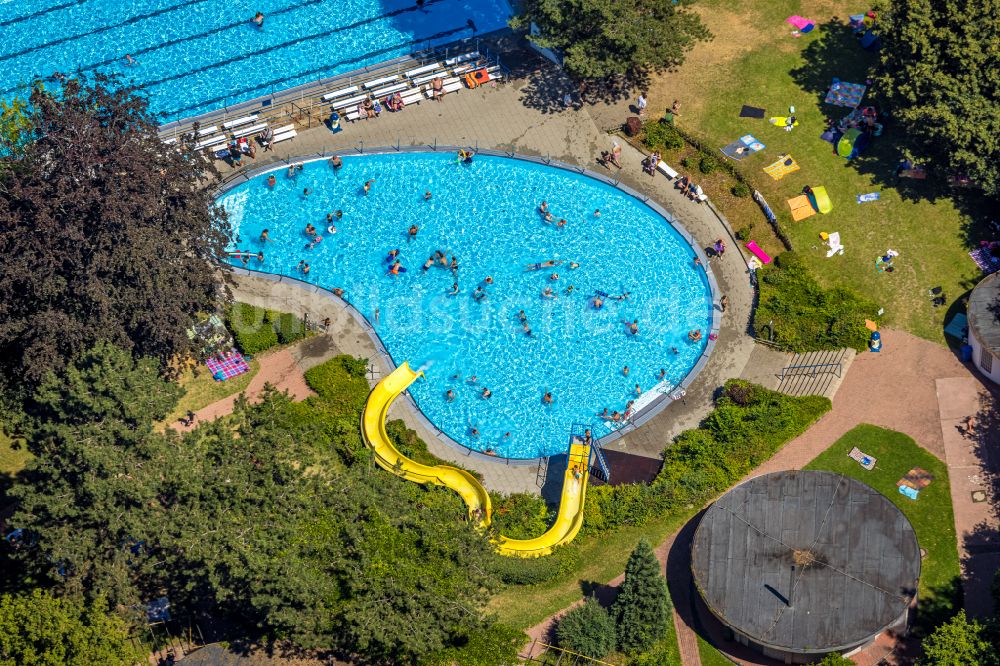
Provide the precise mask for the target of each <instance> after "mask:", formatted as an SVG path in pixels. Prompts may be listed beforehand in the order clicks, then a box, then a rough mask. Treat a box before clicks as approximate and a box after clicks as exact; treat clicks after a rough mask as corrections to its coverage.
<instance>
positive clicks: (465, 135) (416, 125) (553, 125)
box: [220, 74, 754, 492]
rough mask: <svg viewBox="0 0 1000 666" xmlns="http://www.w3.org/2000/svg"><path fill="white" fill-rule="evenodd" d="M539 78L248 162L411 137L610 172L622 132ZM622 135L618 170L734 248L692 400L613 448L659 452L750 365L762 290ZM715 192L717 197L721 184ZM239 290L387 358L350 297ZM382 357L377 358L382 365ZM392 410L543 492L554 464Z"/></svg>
mask: <svg viewBox="0 0 1000 666" xmlns="http://www.w3.org/2000/svg"><path fill="white" fill-rule="evenodd" d="M550 80H551V81H552V84H553V86H554V87H553V94H559V95H560V96H561V94H562V92H561V91H560V90H559V88H558V86H559V84H560V80H562V85H564V86H565V88H566V90H567V91H568V90H569V89H570V86H569V82H568V81H566V80H564V79H561V75H555V74H554V75H553V76H552V77H550ZM533 85H534V84H531V83H529V82H528V80H526V79H513V80H512V81H510V82H508V83H506V84H504V85H500V86H497V87H496V88H491V87H487V88H483V89H478V90H463V91H461V92H458V93H453V94H449V95H448V96H446V97H445V99H444V100H443V101H441V102H431V101H425V102H424V103H422V104H420V105H419V106H416V107H407V108H406V109H404V110H403V111H402V112H400V113H394V114H390V113H383V114H382V116H381V117H380V118H377V119H372V120H367V121H358V122H355V123H348V124H346V125H345V129H344V130H343V131H342V132H339V133H337V134H332V133H331V132H330V131H329V130H328V129H327V128H326V127H325V126H319V127H313V128H312V129H306V130H300V131H299V134H298V136H297V137H296V138H295V139H294V140H292V141H287V142H283V143H281V144H278V145H277V146H276V148H275V150H274V151H270V152H268V153H263V152H260V151H258V153H257V159H256V160H255V161H249V162H248V161H247V160H244V168H245V169H253V168H257V167H260V166H262V165H266V164H268V163H271V162H273V163H280V162H285V161H287V160H288V159H289V158H293V157H294V156H297V155H304V154H309V153H322V152H325V153H333V152H341V153H348V152H356V151H359V150H364V147H365V146H367V147H369V148H375V147H379V146H383V147H384V146H395V145H397V142H398V145H402V146H420V145H426V146H434V145H472V146H477V145H478V146H479V147H481V148H492V149H497V150H507V151H513V152H517V153H520V154H524V155H539V156H549V157H551V158H552V159H554V160H558V161H562V162H565V163H568V164H576V165H580V166H583V167H586V168H590V169H593V170H594V171H597V172H599V173H600V172H603V167H600V166H597V164H596V158H597V156H598V155H599V154H600V152H601V151H602V150H609V149H610V147H611V143H612V140H613V139H614V137H612V136H609V135H608V134H607V133H605V132H602V131H601V130H600V129H599V128H598V127H597V125H596V124H595V123H594V121H593V119H592V118H591V115H590V113H589V112H588V111H587V109H586V108H583V109H572V108H571V109H562V110H558V111H554V112H552V111H547V110H539V109H537V108H532V107H533V106H538V105H530V104H528V103H527V102H526V97H527V96H528V95H530V94H531V91H530V87H531V86H533ZM619 142H620V143H622V145H623V156H622V162H623V165H624V168H623V169H622V170H621V171H618V170H615V172H614V173H612V174H609V175H611V176H613V177H618V178H620V180H621V182H622V183H623V184H625V185H628V186H629V187H631V188H632V189H634V190H636V191H637V192H639V193H640V194H642V195H645V196H648V197H650V198H651V199H653V200H654V201H656V202H658V203H660V204H661V205H662V206H663V207H665V208H666V209H667V210H668V211H670V212H671V213H672V214H673V215H674V217H675V218H676V220H677V221H678V222H679V223H680V224H681V225H682V226H683V227H685V228H686V229H687V230H688V232H690V233H691V235H692V236H693V237H694V238H695V239H696V241H697V242H698V244H699V245H700V246H701V247H703V248H704V247H706V246H709V245H711V244H712V242H714V240H715V239H717V238H720V237H721V238H723V239H724V240H725V241H726V244H727V247H728V248H729V251H728V252H726V254H725V255H724V256H723V257H721V258H717V259H714V260H713V261H712V262H711V265H710V268H711V270H712V271H713V273H714V275H715V277H716V280H717V282H718V285H719V293H720V295H721V294H726V295H728V297H729V307H728V309H727V311H726V313H725V315H724V317H723V318H722V324H721V328H720V331H719V339H718V341H717V343H716V347H715V350H714V351H713V353H712V355H711V356H710V357H709V358H708V362H707V363H706V365H705V367H704V368H703V369H702V370H701V373H700V374H699V375H698V377H697V378H696V379H695V380H694V382H693V383H692V384H691V386H690V387H689V388H688V390H687V395H686V396H685V397H684V399H683V400H681V401H678V402H676V403H675V404H673V405H670V406H669V407H668V408H667V409H665V410H664V411H662V412H661V413H659V414H658V415H656V416H655V417H653V418H652V419H651V420H650V421H649V422H648V423H646V424H645V425H643V426H641V427H640V428H638V429H637V430H634V431H631V432H629V433H627V434H625V435H624V436H623V437H621V438H620V439H618V440H617V441H615V442H613V443H611V444H610V445H608V447H607V448H609V449H611V450H616V451H623V452H627V453H630V454H634V455H641V456H646V457H653V458H658V457H659V455H660V452H661V451H662V450H663V448H664V447H665V446H666V445H667V444H668V443H669V442H670V441H671V440H672V438H673V437H674V436H675V435H676V434H677V433H679V432H680V431H682V430H684V429H686V428H690V427H693V426H696V425H697V423H698V422H699V421H700V420H701V418H703V417H704V416H705V414H707V412H708V411H709V410H710V409H711V405H712V397H713V393H714V392H715V390H716V388H718V387H719V386H720V385H721V384H722V383H723V382H724V381H725V380H726V379H728V378H731V377H739V376H740V375H741V374H742V372H743V370H744V367H745V366H746V364H747V362H748V360H749V358H750V354H751V351H752V350H753V347H754V343H753V341H752V340H751V339H750V338H749V337H748V336H747V335H746V331H747V326H748V321H749V316H750V312H751V305H752V299H753V290H752V289H751V287H750V284H749V280H748V277H747V274H746V273H747V268H746V263H745V261H744V258H743V257H742V256H741V255H740V253H739V252H738V251H737V245H736V243H735V242H734V241H733V239H732V238H731V237H730V234H729V230H727V229H726V227H725V225H724V223H723V222H722V221H720V218H719V217H718V216H717V215H716V213H715V212H714V211H713V209H712V208H711V207H710V206H709V205H706V204H695V203H693V202H691V201H688V200H687V199H686V198H684V197H683V196H681V195H680V194H679V193H678V191H677V190H676V189H674V188H673V186H672V185H671V184H670V183H669V182H668V181H667V179H666V178H665V177H664V176H662V174H656V175H655V176H654V177H652V178H650V177H649V176H648V175H645V174H644V173H643V172H642V167H641V160H642V158H643V155H642V154H641V153H639V152H638V151H637V150H635V149H633V148H632V147H631V146H630V145H628V144H627V143H625V142H624V141H621V140H620V139H619ZM220 165H222V166H221V169H222V171H223V173H224V175H227V176H232V175H235V174H233V171H234V170H233V169H232V168H231V167H229V166H226V165H224V164H222V163H220ZM708 194H709V196H710V197H711V194H712V193H711V192H709V193H708ZM235 296H236V297H237V298H238V299H240V300H246V301H248V302H251V303H254V304H259V305H267V306H268V307H274V308H276V309H281V310H284V311H287V312H294V313H296V314H299V315H302V314H305V313H308V314H309V318H310V320H311V321H313V322H318V321H321V320H323V319H325V318H326V317H330V319H331V320H332V322H333V323H332V325H331V328H330V330H329V332H328V338H329V344H330V345H332V346H333V347H335V348H336V349H337V350H338V351H340V352H343V353H349V354H354V355H356V356H363V357H366V358H370V359H377V358H378V355H377V353H376V348H375V345H374V344H373V343H372V342H371V340H370V339H369V338H368V335H367V333H366V332H365V331H364V330H363V328H362V327H361V325H360V324H358V322H357V321H355V320H354V319H353V318H351V317H349V316H345V311H344V308H343V306H342V305H340V304H338V303H336V302H334V301H332V300H330V299H328V298H326V297H324V296H322V295H318V294H314V293H310V292H309V291H307V290H305V289H301V288H299V287H296V286H290V285H288V284H278V283H276V282H273V281H270V280H266V279H263V278H254V277H243V276H239V277H237V278H236V288H235ZM380 363H381V362H379V364H380ZM379 364H376V363H373V365H376V366H378V365H379ZM384 371H385V368H384V367H376V373H375V376H373V379H375V378H377V376H381V372H384ZM393 410H394V412H395V414H392V413H391V415H393V416H397V417H400V418H403V419H404V420H405V421H407V423H408V425H410V427H413V428H415V429H417V430H418V432H420V433H421V435H422V436H423V437H424V439H425V440H426V441H427V442H428V445H429V447H431V450H432V451H433V452H434V453H435V454H436V455H438V456H439V457H441V458H444V459H447V460H451V461H454V462H457V463H459V464H463V465H466V466H472V467H475V469H477V470H478V471H480V472H482V473H483V475H484V477H485V480H486V484H487V486H488V487H490V488H491V489H495V490H499V491H503V492H515V491H522V492H538V491H539V488H540V487H541V486H542V484H543V482H544V473H545V470H539V469H538V466H537V464H534V465H530V466H510V465H505V464H503V463H501V462H500V461H497V462H493V461H491V460H488V459H486V460H484V459H482V458H476V459H470V458H469V457H468V456H466V455H464V454H463V453H462V452H461V451H459V450H456V449H453V448H451V447H448V446H447V445H445V444H443V443H441V442H439V441H438V440H437V439H436V437H435V436H434V435H433V434H431V433H430V432H428V431H427V429H426V428H425V427H424V426H423V425H422V423H421V422H420V420H419V419H418V418H416V415H415V414H414V413H413V410H412V409H411V408H409V407H407V406H405V403H398V404H396V405H395V406H394V407H393Z"/></svg>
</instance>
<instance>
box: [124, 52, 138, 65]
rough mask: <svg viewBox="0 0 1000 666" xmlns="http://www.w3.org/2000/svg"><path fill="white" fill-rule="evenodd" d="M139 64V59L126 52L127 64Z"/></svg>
mask: <svg viewBox="0 0 1000 666" xmlns="http://www.w3.org/2000/svg"><path fill="white" fill-rule="evenodd" d="M138 64H139V61H138V60H136V59H135V58H133V57H132V56H131V55H129V54H128V53H126V54H125V65H126V66H128V67H132V66H133V65H138Z"/></svg>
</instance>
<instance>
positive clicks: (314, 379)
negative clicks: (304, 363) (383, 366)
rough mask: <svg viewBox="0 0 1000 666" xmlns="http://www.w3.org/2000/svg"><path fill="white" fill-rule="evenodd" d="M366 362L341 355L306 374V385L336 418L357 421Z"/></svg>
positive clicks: (365, 385)
mask: <svg viewBox="0 0 1000 666" xmlns="http://www.w3.org/2000/svg"><path fill="white" fill-rule="evenodd" d="M367 366H368V361H366V360H365V359H357V358H354V357H353V356H347V355H345V354H341V355H340V356H334V357H333V358H331V359H330V360H329V361H327V362H326V363H321V364H320V365H317V366H316V367H315V368H310V369H309V370H307V371H306V374H305V378H306V384H308V385H309V388H311V389H312V390H313V391H315V392H316V395H317V396H318V397H319V399H320V402H321V403H323V404H324V406H325V407H326V408H327V409H328V410H329V411H331V412H333V413H335V414H337V415H339V416H347V417H352V418H355V419H356V418H357V416H358V415H359V414H361V410H362V408H364V406H365V400H367V398H368V380H367V379H365V369H366V368H367Z"/></svg>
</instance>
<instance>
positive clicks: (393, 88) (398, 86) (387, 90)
mask: <svg viewBox="0 0 1000 666" xmlns="http://www.w3.org/2000/svg"><path fill="white" fill-rule="evenodd" d="M409 87H410V84H409V83H397V84H396V85H394V86H388V87H386V88H382V89H381V90H376V91H374V92H373V93H372V97H376V98H378V97H384V96H385V95H390V94H392V93H394V92H399V91H400V90H405V89H407V88H409Z"/></svg>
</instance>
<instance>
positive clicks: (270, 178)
mask: <svg viewBox="0 0 1000 666" xmlns="http://www.w3.org/2000/svg"><path fill="white" fill-rule="evenodd" d="M277 182H278V179H277V178H275V177H274V174H273V173H272V174H271V175H270V176H268V177H267V186H268V187H274V184H275V183H277Z"/></svg>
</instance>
